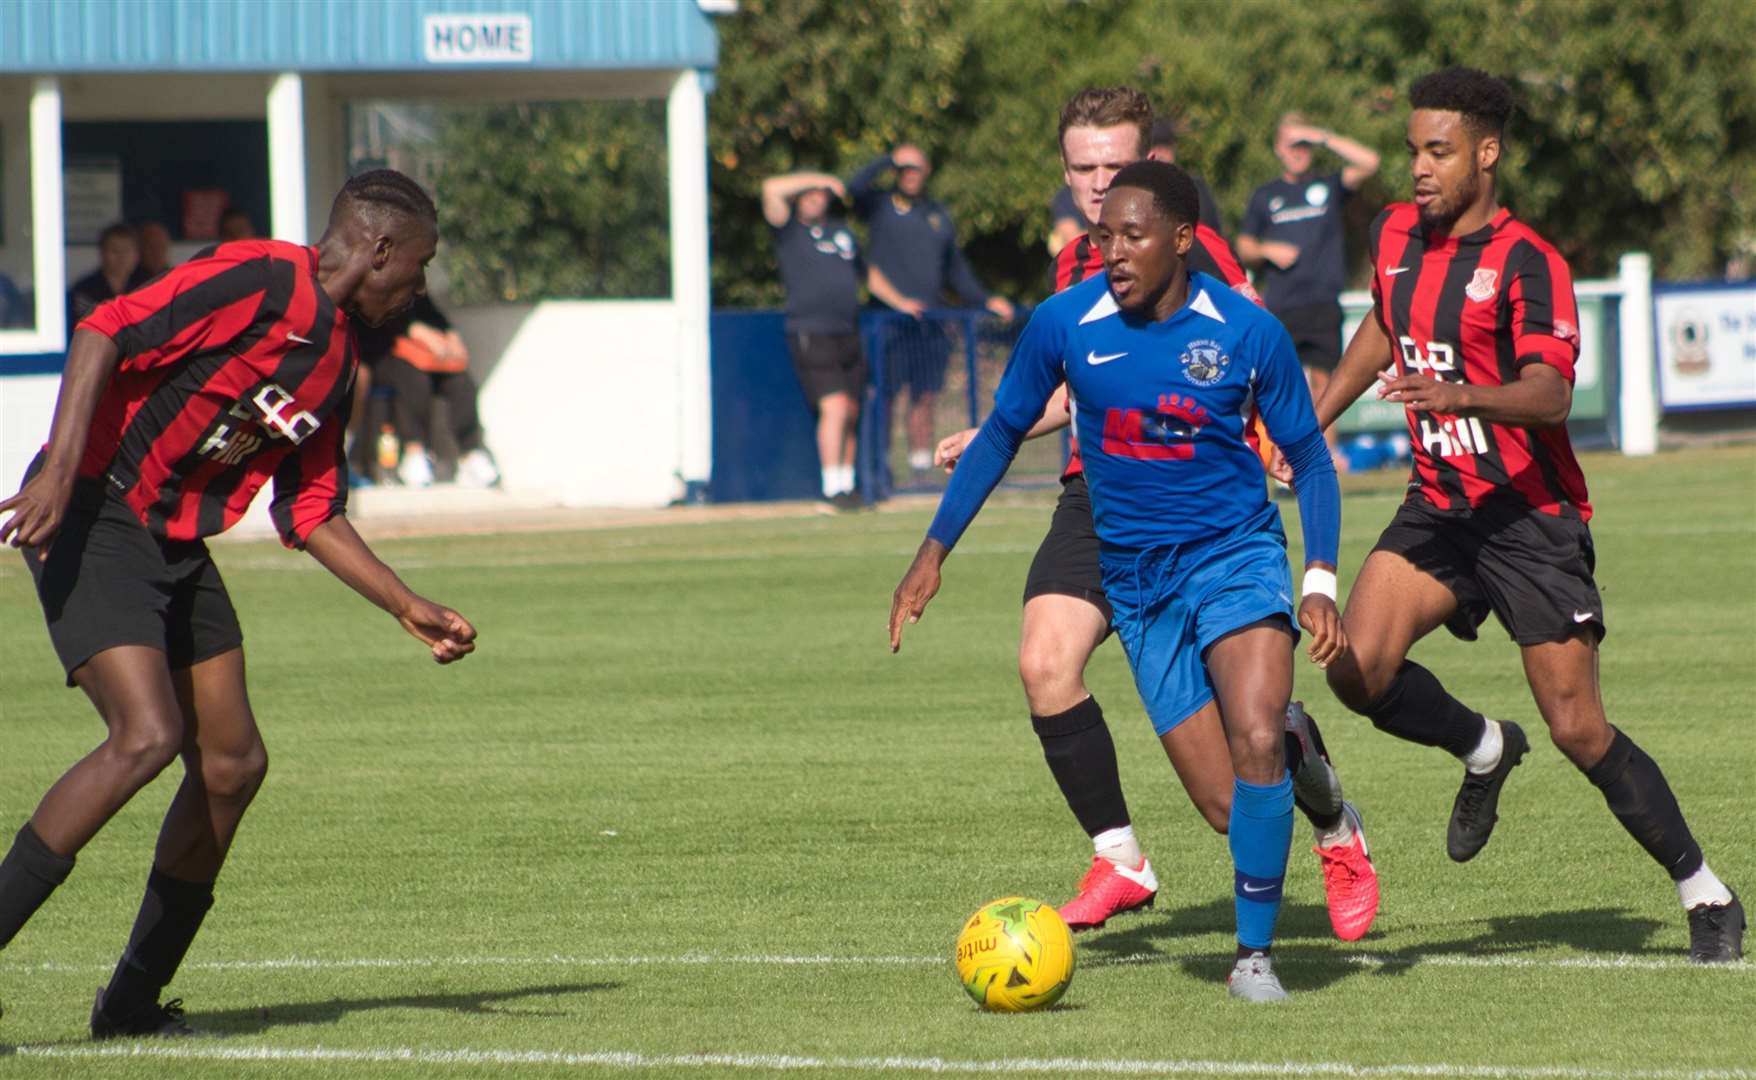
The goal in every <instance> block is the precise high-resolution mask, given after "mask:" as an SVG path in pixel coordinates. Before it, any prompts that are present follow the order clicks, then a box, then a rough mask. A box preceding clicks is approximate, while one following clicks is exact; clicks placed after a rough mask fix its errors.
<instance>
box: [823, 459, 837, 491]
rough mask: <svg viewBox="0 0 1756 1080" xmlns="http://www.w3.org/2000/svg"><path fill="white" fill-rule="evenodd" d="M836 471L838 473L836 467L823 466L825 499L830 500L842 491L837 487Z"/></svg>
mask: <svg viewBox="0 0 1756 1080" xmlns="http://www.w3.org/2000/svg"><path fill="white" fill-rule="evenodd" d="M835 471H836V467H835V466H834V465H825V466H823V497H824V498H828V497H829V496H831V495H835V494H837V493H838V492H839V491H840V490H841V489H840V488H837V487H836V486H835Z"/></svg>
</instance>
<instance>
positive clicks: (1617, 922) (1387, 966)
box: [1374, 908, 1680, 975]
mask: <svg viewBox="0 0 1756 1080" xmlns="http://www.w3.org/2000/svg"><path fill="white" fill-rule="evenodd" d="M1464 926H1467V927H1469V928H1472V929H1475V928H1480V929H1477V932H1476V933H1475V934H1474V936H1472V937H1466V938H1457V939H1455V940H1452V941H1432V942H1426V943H1423V944H1420V945H1410V946H1406V947H1404V948H1401V949H1393V950H1390V951H1388V952H1381V953H1376V954H1374V956H1375V959H1376V960H1377V961H1378V964H1377V965H1376V966H1377V967H1378V969H1379V971H1380V973H1382V974H1387V975H1400V974H1402V973H1404V972H1406V971H1408V970H1409V969H1411V968H1414V967H1418V966H1420V964H1421V962H1422V961H1423V960H1429V959H1440V958H1446V957H1453V956H1466V957H1517V956H1520V955H1522V954H1526V953H1532V952H1537V951H1541V950H1548V949H1555V948H1565V949H1573V950H1577V951H1579V952H1583V953H1600V954H1606V955H1621V956H1641V955H1648V956H1660V957H1665V958H1669V959H1680V955H1679V954H1677V953H1676V952H1675V951H1674V950H1672V949H1661V948H1654V947H1652V945H1651V944H1650V942H1651V941H1652V936H1653V934H1654V933H1656V932H1657V931H1659V930H1660V929H1662V928H1663V927H1664V923H1662V922H1660V921H1659V920H1657V919H1652V918H1647V917H1646V916H1643V915H1635V914H1633V913H1632V912H1630V911H1629V910H1628V909H1627V908H1583V909H1581V910H1578V911H1545V912H1540V913H1537V914H1532V915H1494V916H1490V917H1489V918H1486V919H1478V920H1473V921H1472V922H1470V923H1467V924H1464Z"/></svg>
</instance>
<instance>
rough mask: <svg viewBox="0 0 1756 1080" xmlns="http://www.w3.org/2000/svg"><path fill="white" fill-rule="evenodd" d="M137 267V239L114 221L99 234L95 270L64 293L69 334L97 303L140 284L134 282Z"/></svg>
mask: <svg viewBox="0 0 1756 1080" xmlns="http://www.w3.org/2000/svg"><path fill="white" fill-rule="evenodd" d="M139 266H140V237H139V236H138V235H136V234H135V232H134V230H133V229H132V228H131V227H129V226H127V225H124V224H122V223H121V222H117V223H116V224H114V225H111V226H110V227H109V228H107V229H105V230H104V231H103V232H102V233H99V234H98V268H97V269H96V270H93V271H92V272H91V273H89V274H87V275H85V276H84V277H82V278H80V279H79V280H78V281H76V282H74V283H73V287H72V288H71V289H68V290H67V330H68V333H72V331H73V328H74V327H75V326H78V325H79V321H80V320H81V319H83V318H85V317H86V316H87V315H90V314H91V313H92V312H93V311H96V310H97V306H98V305H99V304H101V303H103V302H104V301H106V300H109V299H112V298H113V297H117V296H121V295H122V294H123V293H125V292H127V291H129V290H130V289H132V288H134V287H135V286H136V285H138V284H140V283H139V282H138V281H136V280H135V279H134V272H135V270H137V269H138V268H139Z"/></svg>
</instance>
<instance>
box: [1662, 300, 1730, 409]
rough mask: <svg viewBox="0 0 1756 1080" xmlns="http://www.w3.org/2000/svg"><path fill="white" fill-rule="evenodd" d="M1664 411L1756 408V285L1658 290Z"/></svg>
mask: <svg viewBox="0 0 1756 1080" xmlns="http://www.w3.org/2000/svg"><path fill="white" fill-rule="evenodd" d="M1652 294H1653V295H1652V329H1653V334H1654V336H1656V337H1657V338H1658V343H1657V344H1658V400H1659V406H1660V407H1661V408H1664V409H1718V408H1729V407H1737V406H1747V405H1756V283H1744V284H1739V285H1693V286H1683V287H1675V286H1673V287H1666V286H1663V285H1655V286H1653V290H1652Z"/></svg>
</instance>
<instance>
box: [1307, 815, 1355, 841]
mask: <svg viewBox="0 0 1756 1080" xmlns="http://www.w3.org/2000/svg"><path fill="white" fill-rule="evenodd" d="M1312 829H1313V830H1314V831H1315V832H1316V833H1317V846H1318V847H1339V846H1341V845H1343V844H1346V843H1348V842H1350V841H1352V840H1353V838H1354V827H1353V826H1352V825H1351V824H1349V823H1348V819H1347V815H1346V814H1343V815H1341V820H1340V821H1337V822H1336V823H1335V828H1333V829H1319V828H1317V827H1316V826H1315V825H1313V826H1312Z"/></svg>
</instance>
